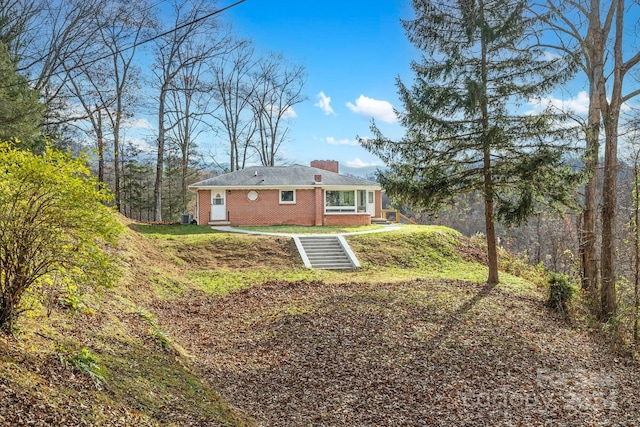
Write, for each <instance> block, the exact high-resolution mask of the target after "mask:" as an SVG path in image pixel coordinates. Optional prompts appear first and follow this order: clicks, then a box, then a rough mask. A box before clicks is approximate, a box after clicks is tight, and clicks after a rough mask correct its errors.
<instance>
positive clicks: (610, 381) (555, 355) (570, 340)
mask: <svg viewBox="0 0 640 427" xmlns="http://www.w3.org/2000/svg"><path fill="white" fill-rule="evenodd" d="M430 295H432V296H434V297H433V298H430ZM155 311H156V313H157V314H158V316H159V320H160V322H161V323H162V324H163V325H165V326H164V327H165V329H168V331H169V332H170V334H171V335H172V336H173V337H175V339H176V340H177V341H178V342H179V343H180V345H182V346H183V347H185V348H187V349H188V351H190V352H191V353H192V354H193V355H194V356H195V362H194V365H195V368H196V369H197V370H198V371H199V372H200V373H201V375H202V376H203V377H204V378H205V379H206V380H207V381H208V382H209V384H210V385H211V386H212V387H213V388H214V389H216V390H217V391H219V392H220V393H221V394H222V395H223V397H224V398H225V399H226V400H227V401H229V402H230V403H231V404H233V405H235V406H237V407H239V408H240V409H241V410H243V411H245V412H246V413H248V414H250V415H251V416H253V417H255V418H256V419H257V420H259V421H260V422H261V423H262V425H269V426H297V425H323V426H345V425H349V426H371V425H376V426H398V425H411V426H420V425H425V426H439V425H442V426H451V425H456V426H464V425H469V426H471V425H483V424H485V425H487V426H532V425H540V426H543V425H553V426H564V425H566V426H577V425H580V426H589V425H593V426H600V425H603V426H614V425H616V426H617V425H630V426H633V425H640V415H639V414H640V412H639V411H640V398H639V397H638V395H637V393H636V391H635V390H637V389H638V386H639V385H640V376H639V375H638V372H636V370H635V365H633V364H631V366H632V368H630V366H629V361H627V360H626V359H620V358H619V357H618V359H615V357H614V355H613V354H611V352H610V350H609V349H608V348H606V347H604V346H602V345H600V344H598V343H595V342H594V341H593V340H592V339H591V337H589V336H588V335H586V334H584V333H583V332H581V331H578V330H573V329H570V328H569V327H568V326H567V325H566V324H564V323H562V322H558V321H556V320H554V319H553V318H552V317H550V315H549V313H548V312H547V311H546V309H545V308H544V307H543V304H542V301H541V298H534V297H522V296H517V295H513V294H511V293H510V292H508V291H506V290H505V289H502V288H501V287H487V286H484V285H480V284H473V283H468V282H462V281H427V280H415V281H411V282H406V283H395V284H375V285H372V284H364V283H351V284H345V285H326V284H323V283H319V282H297V283H293V284H292V283H287V282H284V281H283V282H278V281H276V282H269V283H266V284H264V285H260V286H254V287H252V288H249V289H245V290H243V291H239V292H236V293H233V294H231V295H229V296H227V297H223V298H213V297H203V296H202V295H195V296H193V297H192V298H189V299H186V300H182V301H171V302H166V301H165V302H161V301H158V302H157V303H156V306H155ZM616 357H617V356H616Z"/></svg>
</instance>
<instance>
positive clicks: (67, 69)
mask: <svg viewBox="0 0 640 427" xmlns="http://www.w3.org/2000/svg"><path fill="white" fill-rule="evenodd" d="M245 1H246V0H238V1H236V2H235V3H233V4H230V5H229V6H225V7H223V8H222V9H218V10H214V11H213V12H210V13H208V14H206V15H204V16H201V17H198V18H195V19H193V20H191V21H187V22H185V23H183V24H180V25H178V26H176V27H174V28H172V29H170V30H167V31H164V32H162V33H160V34H156V35H155V36H153V37H149V38H147V39H144V40H141V41H139V42H136V43H134V44H132V45H131V46H127V47H124V48H122V49H116V50H115V51H113V52H110V53H108V54H105V55H103V56H100V57H98V58H94V59H92V60H90V61H87V62H82V63H80V64H75V65H74V66H72V67H69V68H65V69H64V71H59V72H56V73H52V74H50V75H49V77H53V76H58V75H60V74H63V73H69V72H71V71H73V70H75V69H77V68H80V67H86V66H87V65H91V64H95V63H96V62H99V61H102V60H104V59H108V58H110V57H112V56H115V55H119V54H121V53H122V52H126V51H128V50H131V49H135V48H137V47H139V46H142V45H144V44H147V43H150V42H152V41H154V40H157V39H159V38H161V37H164V36H167V35H169V34H171V33H175V32H176V31H179V30H181V29H183V28H186V27H189V26H191V25H193V24H197V23H198V22H201V21H204V20H206V19H209V18H211V17H213V16H215V15H218V14H220V13H222V12H225V11H227V10H229V9H231V8H233V7H236V6H238V5H239V4H241V3H244V2H245ZM158 4H159V3H158ZM11 86H13V85H8V86H2V88H8V87H11Z"/></svg>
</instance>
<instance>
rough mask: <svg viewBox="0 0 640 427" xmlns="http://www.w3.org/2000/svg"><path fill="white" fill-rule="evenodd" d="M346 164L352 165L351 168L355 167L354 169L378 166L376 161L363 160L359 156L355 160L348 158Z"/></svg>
mask: <svg viewBox="0 0 640 427" xmlns="http://www.w3.org/2000/svg"><path fill="white" fill-rule="evenodd" d="M345 165H346V166H348V167H350V168H354V169H361V168H371V167H375V166H377V165H376V164H375V163H367V162H363V161H362V160H360V159H359V158H355V159H353V160H347V161H346V162H345Z"/></svg>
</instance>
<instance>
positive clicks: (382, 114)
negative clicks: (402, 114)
mask: <svg viewBox="0 0 640 427" xmlns="http://www.w3.org/2000/svg"><path fill="white" fill-rule="evenodd" d="M347 107H349V109H350V110H351V111H353V112H354V113H356V114H360V115H362V116H367V117H373V118H374V119H377V120H380V121H383V122H386V123H395V122H397V121H398V118H397V117H396V113H395V112H394V111H393V106H392V105H391V103H390V102H388V101H382V100H379V99H373V98H368V97H366V96H364V95H360V97H359V98H358V99H356V103H355V105H354V104H352V103H351V102H347Z"/></svg>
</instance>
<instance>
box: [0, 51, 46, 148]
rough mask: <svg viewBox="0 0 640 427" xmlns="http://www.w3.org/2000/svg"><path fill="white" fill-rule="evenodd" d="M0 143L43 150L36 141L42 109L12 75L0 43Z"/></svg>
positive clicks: (34, 93)
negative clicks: (0, 140)
mask: <svg viewBox="0 0 640 427" xmlns="http://www.w3.org/2000/svg"><path fill="white" fill-rule="evenodd" d="M0 81H1V82H2V83H1V84H0V139H2V140H9V139H12V140H13V141H14V142H16V143H19V145H20V146H21V147H22V148H28V149H31V150H32V151H41V150H42V149H44V145H43V141H42V140H41V139H40V138H39V136H40V133H41V131H42V121H43V113H44V106H43V105H42V104H41V103H40V101H39V95H38V92H37V91H35V90H33V89H32V88H31V87H30V86H29V82H28V81H27V79H26V78H25V77H23V76H21V75H19V74H17V72H16V66H15V63H14V61H13V60H12V58H11V55H10V54H9V50H8V48H7V46H6V45H5V44H4V43H2V42H0Z"/></svg>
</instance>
